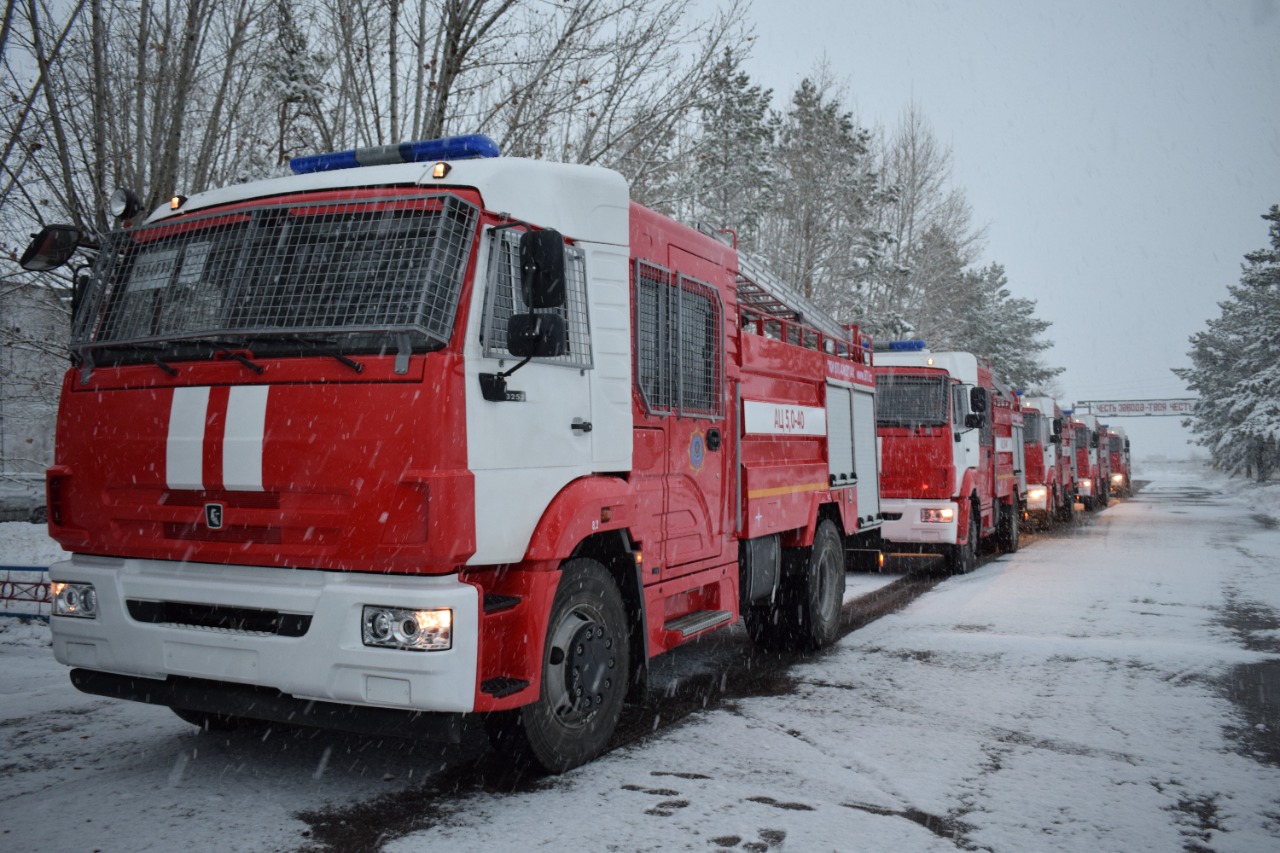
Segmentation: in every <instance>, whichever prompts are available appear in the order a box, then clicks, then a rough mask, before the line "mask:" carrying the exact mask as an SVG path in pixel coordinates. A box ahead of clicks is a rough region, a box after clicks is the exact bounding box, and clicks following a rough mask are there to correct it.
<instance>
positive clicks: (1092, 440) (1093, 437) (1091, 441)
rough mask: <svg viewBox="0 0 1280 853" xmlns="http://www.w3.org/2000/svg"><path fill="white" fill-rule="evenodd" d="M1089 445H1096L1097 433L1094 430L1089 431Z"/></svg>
mask: <svg viewBox="0 0 1280 853" xmlns="http://www.w3.org/2000/svg"><path fill="white" fill-rule="evenodd" d="M1089 446H1090V447H1097V446H1098V434H1097V433H1096V432H1091V433H1089Z"/></svg>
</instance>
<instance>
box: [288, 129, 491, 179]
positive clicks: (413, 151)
mask: <svg viewBox="0 0 1280 853" xmlns="http://www.w3.org/2000/svg"><path fill="white" fill-rule="evenodd" d="M500 154H501V152H500V151H499V150H498V143H496V142H494V141H493V140H492V139H490V138H489V137H487V136H485V135H484V134H481V133H471V134H467V135H465V136H450V137H447V138H445V139H423V140H419V141H417V142H402V143H400V144H399V145H377V146H374V147H371V148H353V149H351V150H350V151H334V152H331V153H328V154H312V155H309V156H306V157H294V158H293V159H292V160H290V161H289V168H290V169H292V170H293V173H294V174H295V175H309V174H314V173H316V172H332V171H335V170H337V169H355V168H359V167H360V166H384V165H387V164H391V163H429V162H431V161H433V160H471V159H475V158H477V157H498V156H500Z"/></svg>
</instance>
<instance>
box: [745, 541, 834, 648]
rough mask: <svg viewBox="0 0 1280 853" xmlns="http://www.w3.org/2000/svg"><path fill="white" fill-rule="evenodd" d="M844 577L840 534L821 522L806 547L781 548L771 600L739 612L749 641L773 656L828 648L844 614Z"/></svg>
mask: <svg viewBox="0 0 1280 853" xmlns="http://www.w3.org/2000/svg"><path fill="white" fill-rule="evenodd" d="M844 573H845V553H844V543H843V541H842V540H841V538H840V533H839V531H838V530H837V529H836V526H835V524H833V523H832V522H831V521H821V522H819V523H818V530H817V533H815V534H814V537H813V545H812V546H811V547H809V548H784V549H783V551H782V584H781V588H780V589H779V590H778V594H777V596H775V598H774V600H773V601H772V602H771V603H768V604H757V605H753V606H751V607H749V608H747V610H746V612H745V613H743V621H744V622H746V625H747V634H748V635H749V636H750V637H751V641H752V642H753V643H755V644H756V645H757V646H758V647H760V648H761V649H765V650H767V651H775V652H792V651H815V650H817V649H820V648H822V647H824V646H829V645H831V643H833V642H835V640H836V637H838V636H839V634H840V616H841V614H842V613H843V612H844V582H845V576H844Z"/></svg>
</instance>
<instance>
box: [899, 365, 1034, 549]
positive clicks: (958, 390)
mask: <svg viewBox="0 0 1280 853" xmlns="http://www.w3.org/2000/svg"><path fill="white" fill-rule="evenodd" d="M875 373H876V390H877V416H876V423H877V427H878V430H877V431H878V434H879V436H880V442H881V451H880V463H881V475H880V476H881V481H880V482H881V506H882V509H883V512H884V517H885V522H884V527H883V528H882V530H881V535H882V536H883V537H884V539H885V540H886V543H887V544H886V546H885V548H886V550H898V551H904V550H905V551H917V552H924V553H939V554H943V555H944V556H945V557H946V558H947V561H948V565H949V567H950V568H951V570H952V571H954V572H967V571H969V570H970V569H972V568H973V566H974V561H975V557H976V554H977V550H978V547H979V543H980V541H982V542H990V543H992V544H998V545H999V546H1000V547H1001V548H1002V549H1004V550H1005V551H1016V550H1017V549H1018V525H1019V516H1020V515H1021V514H1022V509H1023V504H1024V502H1025V497H1026V495H1025V487H1024V486H1022V485H1021V484H1022V483H1023V482H1025V481H1024V480H1023V479H1022V477H1023V476H1025V465H1024V464H1023V454H1024V452H1025V448H1024V446H1023V439H1022V413H1021V411H1020V409H1019V404H1018V400H1017V395H1015V394H1014V393H1013V392H1012V390H1010V389H1008V388H1005V387H1004V386H1003V385H1001V384H1000V383H999V382H997V381H996V380H995V378H994V377H993V376H992V372H991V366H990V363H989V362H988V361H987V359H985V358H981V357H978V356H975V355H973V354H971V353H965V352H938V353H934V352H929V351H928V350H927V349H926V348H925V345H924V342H923V341H895V342H893V343H892V344H890V345H889V351H887V352H880V353H878V354H877V356H876V367H875Z"/></svg>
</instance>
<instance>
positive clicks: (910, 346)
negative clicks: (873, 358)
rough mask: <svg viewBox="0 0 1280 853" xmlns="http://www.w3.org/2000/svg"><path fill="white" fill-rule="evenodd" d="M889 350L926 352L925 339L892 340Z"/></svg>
mask: <svg viewBox="0 0 1280 853" xmlns="http://www.w3.org/2000/svg"><path fill="white" fill-rule="evenodd" d="M889 352H924V341H890V342H889Z"/></svg>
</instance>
